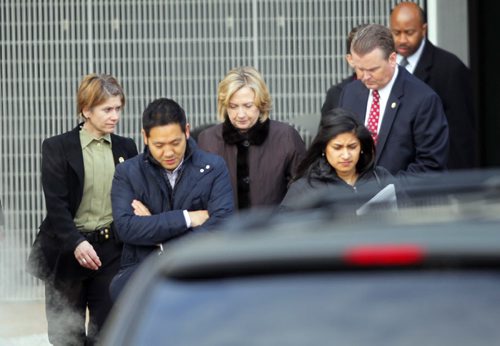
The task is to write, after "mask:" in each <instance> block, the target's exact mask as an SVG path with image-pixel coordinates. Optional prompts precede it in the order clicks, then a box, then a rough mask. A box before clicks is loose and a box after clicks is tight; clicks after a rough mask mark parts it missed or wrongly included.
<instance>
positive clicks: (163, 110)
mask: <svg viewBox="0 0 500 346" xmlns="http://www.w3.org/2000/svg"><path fill="white" fill-rule="evenodd" d="M186 122H187V121H186V113H185V112H184V109H182V107H181V106H180V105H179V104H178V103H177V102H175V101H174V100H171V99H167V98H160V99H156V100H154V101H153V102H151V103H150V104H149V105H148V106H147V107H146V109H145V110H144V112H143V113H142V129H143V130H144V132H145V133H146V136H148V137H149V132H150V131H151V129H152V128H153V127H157V126H164V125H169V124H179V125H180V126H181V130H182V132H185V131H186Z"/></svg>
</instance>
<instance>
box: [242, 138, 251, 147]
mask: <svg viewBox="0 0 500 346" xmlns="http://www.w3.org/2000/svg"><path fill="white" fill-rule="evenodd" d="M242 144H243V146H244V147H249V146H250V142H249V141H248V139H245V140H244V141H243V143H242Z"/></svg>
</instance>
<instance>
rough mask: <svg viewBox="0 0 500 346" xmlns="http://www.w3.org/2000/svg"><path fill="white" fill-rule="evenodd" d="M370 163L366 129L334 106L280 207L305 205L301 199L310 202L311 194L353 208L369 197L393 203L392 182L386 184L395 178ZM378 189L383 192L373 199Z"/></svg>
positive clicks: (370, 146)
mask: <svg viewBox="0 0 500 346" xmlns="http://www.w3.org/2000/svg"><path fill="white" fill-rule="evenodd" d="M374 162H375V144H374V141H373V139H372V136H371V134H370V132H369V131H368V129H367V128H366V127H365V126H364V125H362V124H360V123H358V121H357V120H356V118H355V116H354V115H353V114H352V113H351V112H350V111H347V110H344V109H341V108H335V109H333V110H331V111H329V112H328V113H327V114H325V116H324V117H323V118H322V119H321V123H320V126H319V130H318V134H317V135H316V137H315V138H314V140H313V142H312V143H311V146H310V148H309V150H308V151H307V153H306V156H305V158H304V159H303V160H302V161H301V163H300V164H299V166H298V168H297V174H296V176H295V178H294V181H293V182H292V184H291V185H290V187H289V189H288V192H287V194H286V196H285V198H284V199H283V202H282V203H281V208H282V209H284V210H287V209H288V210H290V209H302V208H304V207H307V205H305V204H304V202H303V201H304V200H308V201H311V193H314V194H315V195H316V196H321V197H320V198H323V200H324V202H325V203H330V204H331V203H334V202H338V201H346V202H348V204H349V205H350V206H353V209H354V210H356V209H358V208H359V207H360V206H361V205H363V204H365V203H366V202H368V201H369V200H371V199H373V200H377V199H383V200H385V201H391V200H392V201H393V202H394V204H395V193H394V191H395V190H394V185H392V186H390V185H391V184H396V179H395V178H394V177H393V176H392V175H391V174H390V173H389V172H388V171H387V170H386V169H385V168H383V167H378V166H377V167H375V164H374ZM387 186H389V187H388V188H387V189H385V188H386V187H387ZM381 190H384V192H383V193H381V194H380V195H379V196H377V197H375V198H373V197H374V196H376V195H377V193H379V192H380V191H381ZM304 196H306V198H308V199H305V198H304ZM350 202H353V204H350ZM306 204H307V203H306ZM349 208H350V207H349Z"/></svg>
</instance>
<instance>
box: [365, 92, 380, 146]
mask: <svg viewBox="0 0 500 346" xmlns="http://www.w3.org/2000/svg"><path fill="white" fill-rule="evenodd" d="M379 118H380V95H379V93H378V91H377V90H373V91H372V106H371V107H370V114H369V115H368V123H367V126H366V127H367V128H368V131H370V133H371V134H372V138H373V140H374V141H375V144H377V140H378V119H379Z"/></svg>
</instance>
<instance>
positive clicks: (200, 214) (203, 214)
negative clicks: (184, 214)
mask: <svg viewBox="0 0 500 346" xmlns="http://www.w3.org/2000/svg"><path fill="white" fill-rule="evenodd" d="M188 214H189V218H190V219H191V227H196V226H201V225H203V224H204V223H205V221H207V220H208V218H209V215H208V210H196V211H188Z"/></svg>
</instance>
